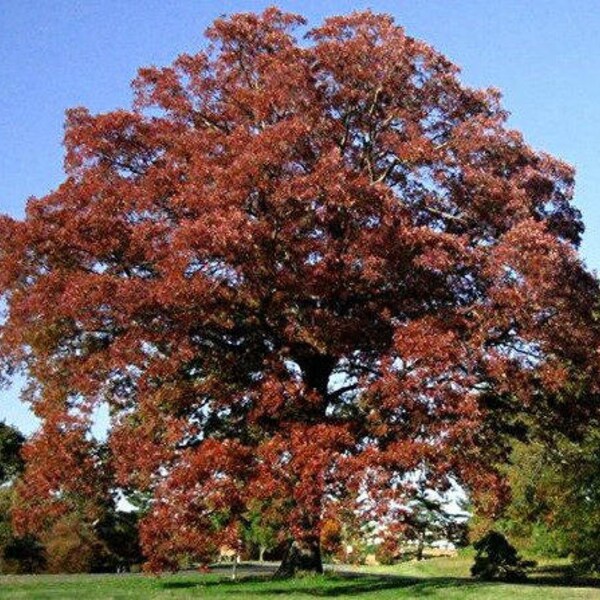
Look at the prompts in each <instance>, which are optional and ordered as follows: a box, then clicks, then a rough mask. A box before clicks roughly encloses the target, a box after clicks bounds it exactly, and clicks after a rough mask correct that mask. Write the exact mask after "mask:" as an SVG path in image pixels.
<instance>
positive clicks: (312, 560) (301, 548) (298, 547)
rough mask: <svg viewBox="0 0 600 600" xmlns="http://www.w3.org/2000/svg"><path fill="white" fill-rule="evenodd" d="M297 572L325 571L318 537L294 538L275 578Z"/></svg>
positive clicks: (292, 575)
mask: <svg viewBox="0 0 600 600" xmlns="http://www.w3.org/2000/svg"><path fill="white" fill-rule="evenodd" d="M297 573H319V574H320V573H323V562H322V561H321V547H320V544H319V540H318V538H311V539H308V540H294V541H293V542H292V543H291V544H290V545H289V547H288V549H287V551H286V553H285V556H284V557H283V560H282V561H281V564H280V565H279V568H278V569H277V571H276V572H275V575H274V577H275V578H281V579H283V578H288V577H294V575H296V574H297Z"/></svg>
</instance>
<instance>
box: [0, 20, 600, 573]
mask: <svg viewBox="0 0 600 600" xmlns="http://www.w3.org/2000/svg"><path fill="white" fill-rule="evenodd" d="M304 25H305V22H304V20H303V19H302V18H301V17H299V16H297V15H292V14H287V13H283V12H281V11H279V10H278V9H275V8H270V9H267V10H266V11H265V12H264V13H262V14H260V15H257V14H238V15H233V16H231V17H228V18H221V19H218V20H217V21H215V23H214V24H213V25H212V26H211V27H210V28H209V29H208V31H207V38H208V45H207V47H206V48H205V49H202V50H200V51H199V52H198V53H197V54H194V55H188V54H184V55H181V56H180V57H179V58H178V59H177V60H176V61H175V62H174V63H173V64H172V65H171V66H168V67H164V68H158V67H150V68H143V69H141V70H140V71H139V75H138V77H137V79H136V80H135V82H134V86H133V87H134V91H135V99H134V102H133V106H132V108H131V109H123V110H116V111H113V112H110V113H106V114H99V115H92V114H90V113H89V112H88V110H86V109H85V108H76V109H72V110H70V111H69V112H68V114H67V121H66V132H65V147H66V156H65V169H66V178H65V180H64V182H63V183H62V184H61V185H60V186H59V187H58V188H57V189H56V190H55V191H53V192H51V193H49V194H48V195H47V196H45V197H43V198H33V199H30V200H29V201H28V204H27V211H26V216H25V218H24V219H23V220H17V219H12V218H9V217H2V218H1V219H0V295H1V298H2V301H3V302H4V303H5V306H6V310H5V318H4V321H3V322H2V326H1V330H0V360H2V361H3V362H4V364H5V365H6V368H7V369H14V368H21V369H23V370H24V371H25V372H26V374H27V375H28V377H29V380H30V387H29V389H28V398H29V402H30V403H31V406H32V408H33V410H34V412H35V413H36V415H37V416H38V417H39V418H40V419H41V420H42V426H41V429H40V431H39V432H38V433H37V434H36V436H34V438H33V439H32V441H31V442H30V444H29V446H28V450H27V452H28V458H29V460H30V464H31V465H32V466H31V467H30V469H29V471H28V474H26V476H25V478H26V481H27V478H28V477H29V478H30V479H32V480H34V481H35V490H36V494H37V496H36V497H38V498H39V497H44V494H45V497H47V498H49V499H50V500H51V501H50V502H48V503H44V502H34V505H35V511H33V512H32V510H31V508H30V509H29V512H28V515H30V516H31V518H30V519H29V521H28V522H29V524H30V526H32V527H33V526H34V521H35V519H34V518H33V515H38V514H42V513H44V511H45V510H48V506H51V507H53V508H52V510H55V511H56V510H57V508H56V507H57V503H60V502H61V501H63V500H65V501H67V500H68V499H69V498H72V497H73V494H75V493H83V494H84V495H88V496H92V497H93V496H94V494H97V493H99V492H98V491H97V487H98V483H97V482H96V481H95V479H94V478H95V475H94V473H95V465H96V462H97V461H95V458H94V452H93V443H92V442H91V441H90V437H89V427H90V421H91V415H92V414H93V410H94V408H95V407H96V406H97V405H98V404H100V403H106V404H108V406H109V407H110V414H111V431H110V435H109V442H110V447H111V453H112V459H111V460H112V464H113V466H114V469H115V471H116V476H117V483H118V484H119V485H123V486H130V487H132V488H136V489H141V490H150V491H152V493H153V495H154V500H153V502H152V504H151V508H150V510H149V511H148V514H147V515H146V516H145V518H144V520H143V522H142V541H143V545H144V551H145V553H146V554H147V556H149V558H150V566H151V567H153V568H161V567H164V566H168V565H170V564H173V556H176V555H177V554H178V553H187V554H192V555H197V556H199V558H202V556H201V555H202V553H203V552H204V553H206V555H208V554H209V553H210V552H211V549H214V548H217V547H218V546H219V545H220V544H223V543H228V544H230V545H232V546H234V545H235V544H236V543H237V542H236V541H237V540H239V538H240V535H241V529H240V519H241V518H242V516H243V515H244V514H246V513H247V507H248V506H250V505H251V504H252V503H261V504H270V505H272V506H275V507H277V510H279V511H281V514H282V515H283V516H284V517H285V519H284V521H285V522H284V525H285V535H286V536H287V538H288V539H289V540H290V541H292V540H293V541H294V542H293V545H292V547H291V548H290V553H289V556H290V557H295V558H294V559H293V560H295V561H296V563H295V564H300V563H302V564H304V565H305V566H307V568H319V562H320V561H319V556H318V543H319V542H318V541H319V533H320V527H321V523H322V522H323V519H324V518H325V517H326V516H327V515H328V514H329V513H330V512H334V513H335V512H336V511H339V510H341V509H342V508H344V509H348V510H352V511H355V512H358V513H361V514H363V515H365V518H379V519H381V518H384V519H388V520H389V519H395V518H401V516H402V511H404V510H405V507H406V506H407V503H408V502H409V501H410V498H411V496H412V495H413V494H414V493H415V486H414V485H412V484H411V481H414V477H411V475H412V474H414V473H415V472H418V473H419V477H420V478H423V477H425V478H426V480H427V485H428V486H429V487H430V488H432V489H445V488H447V486H448V485H450V482H452V481H456V482H459V483H460V484H462V485H463V486H465V487H466V488H467V489H468V490H469V491H470V493H471V494H472V496H473V497H474V498H476V499H477V498H479V499H480V501H481V502H482V503H484V504H485V505H486V506H487V508H488V510H490V511H493V510H494V507H495V506H496V505H497V502H498V501H499V500H501V498H502V496H503V493H504V491H503V489H504V488H503V485H502V478H501V476H500V475H499V473H498V472H497V471H496V470H495V469H494V465H495V464H497V463H498V461H499V460H500V459H501V458H502V456H504V453H505V452H506V451H507V449H508V444H506V443H504V441H503V438H504V436H507V435H509V434H516V433H518V432H519V431H520V429H522V423H521V421H520V415H522V414H524V413H528V414H529V415H530V416H531V415H537V416H539V417H540V418H542V417H543V419H545V420H546V422H547V423H554V424H559V425H560V423H561V422H562V419H563V418H564V417H565V415H569V417H568V418H569V419H570V420H571V421H572V422H573V423H574V424H576V423H577V422H578V420H579V421H581V420H584V419H586V418H589V416H590V414H592V411H594V410H595V404H594V403H593V402H591V401H590V402H586V401H584V400H581V401H579V402H577V403H574V402H570V401H569V398H571V396H570V395H568V394H562V391H563V390H564V389H565V388H566V386H567V383H568V382H569V380H570V377H571V373H572V372H573V369H577V373H578V377H582V378H585V379H586V385H588V386H589V388H590V389H592V390H595V389H596V388H595V385H596V384H595V382H593V379H594V376H595V373H596V372H597V367H598V365H597V361H598V358H597V355H596V352H595V348H597V331H596V329H597V328H596V325H595V321H594V310H595V307H596V304H597V297H598V296H597V291H598V290H597V285H596V281H595V280H594V278H593V277H592V276H591V275H590V274H589V273H588V272H586V270H585V268H584V266H583V265H582V263H581V261H580V259H579V257H578V255H577V245H578V243H579V241H580V236H581V233H582V231H583V226H582V222H581V216H580V214H579V212H578V210H577V209H576V208H574V207H573V206H572V204H571V200H572V196H573V177H574V174H573V169H572V168H571V167H570V166H568V165H567V164H565V163H563V162H562V161H560V160H558V159H556V158H554V157H552V156H550V155H548V154H545V153H543V152H538V151H536V150H534V149H532V148H531V147H530V146H528V145H527V143H526V142H525V141H524V140H523V137H522V136H521V134H520V133H518V132H517V131H514V130H511V129H509V128H508V127H507V125H506V117H507V113H506V111H505V110H504V109H503V108H502V106H501V104H500V94H499V92H498V91H496V90H493V89H489V90H477V89H472V88H469V87H467V86H465V85H463V84H462V83H461V81H460V79H459V74H458V69H457V67H456V66H455V65H453V64H452V63H451V62H450V61H449V60H447V59H446V58H445V57H444V56H442V55H441V54H439V53H438V52H436V51H435V50H434V49H433V48H432V47H431V46H429V45H427V44H426V43H424V42H421V41H418V40H416V39H414V38H411V37H410V36H408V35H406V33H405V32H404V30H403V29H402V28H401V27H399V26H397V25H396V24H395V23H394V21H393V20H392V18H391V17H389V16H385V15H378V14H373V13H371V12H357V13H353V14H350V15H348V16H339V17H332V18H328V19H326V20H325V21H324V23H323V24H322V25H320V26H318V27H316V28H314V29H311V30H310V31H308V33H306V34H305V35H304V36H303V37H302V38H300V37H299V36H300V34H301V32H302V31H304V29H303V28H304ZM540 388H544V389H545V390H547V391H548V390H549V393H548V392H547V393H545V394H539V390H540ZM557 398H559V399H560V401H559V400H556V399H557ZM549 399H551V400H549ZM552 399H553V400H552ZM77 457H78V458H77ZM36 511H37V512H36ZM299 556H300V557H304V559H305V560H304V559H302V560H304V562H302V560H300V559H299V558H298V557H299ZM291 560H292V559H290V561H291ZM311 565H312V566H311ZM288 566H289V565H288ZM290 568H291V570H293V569H294V568H295V567H294V566H293V565H292V566H291V567H290Z"/></svg>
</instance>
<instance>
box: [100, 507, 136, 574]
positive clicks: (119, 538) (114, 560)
mask: <svg viewBox="0 0 600 600" xmlns="http://www.w3.org/2000/svg"><path fill="white" fill-rule="evenodd" d="M95 531H96V534H97V535H98V538H99V539H100V540H101V541H102V542H103V546H104V549H105V552H104V553H101V554H100V555H99V556H97V557H96V560H95V564H94V570H96V571H112V572H114V571H117V570H125V571H129V570H131V568H132V567H133V566H134V565H141V564H142V563H143V562H144V555H143V554H142V550H141V547H140V536H139V514H138V513H137V512H136V511H123V510H114V509H113V510H108V511H107V513H106V515H105V516H104V517H103V518H102V519H101V520H100V521H99V522H98V523H97V524H96V526H95Z"/></svg>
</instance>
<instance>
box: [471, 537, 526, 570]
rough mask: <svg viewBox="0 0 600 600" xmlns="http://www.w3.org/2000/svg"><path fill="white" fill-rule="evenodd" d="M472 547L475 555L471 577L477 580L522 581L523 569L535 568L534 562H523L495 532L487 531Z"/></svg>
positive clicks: (507, 542) (505, 540) (512, 548)
mask: <svg viewBox="0 0 600 600" xmlns="http://www.w3.org/2000/svg"><path fill="white" fill-rule="evenodd" d="M473 547H474V548H475V551H476V554H475V564H474V565H473V566H472V567H471V575H472V576H473V577H477V578H478V579H484V580H486V581H489V580H492V579H502V580H504V581H522V580H524V579H525V578H526V574H525V569H527V568H529V567H534V566H535V562H533V561H525V560H523V559H522V558H521V557H520V556H519V555H518V554H517V550H516V549H515V547H514V546H512V545H511V544H510V542H509V541H508V540H507V539H506V538H505V537H504V536H503V535H502V534H501V533H498V532H497V531H489V532H488V533H486V534H485V535H484V536H483V537H482V538H481V539H480V540H478V541H477V542H475V543H474V544H473Z"/></svg>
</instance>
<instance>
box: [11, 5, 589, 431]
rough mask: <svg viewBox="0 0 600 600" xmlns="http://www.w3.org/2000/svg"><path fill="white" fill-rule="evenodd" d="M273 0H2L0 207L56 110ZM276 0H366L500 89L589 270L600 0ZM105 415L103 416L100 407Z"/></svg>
mask: <svg viewBox="0 0 600 600" xmlns="http://www.w3.org/2000/svg"><path fill="white" fill-rule="evenodd" d="M271 4H273V2H272V1H270V2H268V1H265V2H262V1H249V0H245V1H238V2H235V1H230V0H220V1H218V2H212V1H206V0H204V1H203V0H127V1H124V0H79V1H75V0H47V1H45V2H39V1H37V0H20V1H18V2H17V1H14V0H0V56H2V60H1V61H0V142H1V148H2V150H1V153H0V212H2V213H8V214H10V215H13V216H15V217H21V216H22V215H23V211H24V207H25V201H26V199H27V197H29V196H42V195H45V194H46V193H47V192H49V191H50V190H52V189H53V188H55V187H56V186H57V185H58V184H59V183H60V182H61V180H62V178H63V172H62V153H63V148H62V144H61V142H62V133H63V132H62V127H63V115H64V111H65V109H66V108H69V107H73V106H87V107H88V108H89V109H90V110H91V111H93V112H104V111H108V110H111V109H115V108H119V107H127V106H128V105H129V103H130V100H131V91H130V88H129V83H130V81H131V79H132V78H133V77H134V76H135V73H136V70H137V68H138V67H140V66H146V65H150V64H155V65H164V64H167V63H170V62H171V61H172V60H173V59H174V58H175V57H176V56H177V55H178V54H179V53H181V52H195V51H197V50H198V49H199V48H200V47H201V46H202V45H203V44H204V43H205V42H204V40H203V37H202V32H203V31H204V29H205V28H206V27H207V26H208V25H209V24H210V23H211V22H212V20H213V19H214V18H216V17H218V16H219V15H221V14H224V13H233V12H240V11H260V10H262V9H264V8H265V7H266V6H269V5H271ZM277 4H278V6H279V7H281V8H283V9H285V10H289V11H292V12H297V13H301V14H303V15H304V16H305V17H307V18H308V20H309V25H316V24H318V23H320V22H321V21H322V19H323V18H324V17H326V16H328V15H334V14H341V13H348V12H351V11H353V10H360V9H366V8H371V9H372V10H373V11H375V12H385V13H390V14H392V15H393V16H394V17H395V18H396V21H397V22H398V23H399V24H400V25H402V26H404V27H405V28H406V30H407V32H408V33H409V34H410V35H412V36H414V37H417V38H421V39H424V40H426V41H427V42H429V43H431V44H432V45H433V46H435V47H436V48H437V49H438V50H439V51H441V52H443V53H444V54H446V55H447V56H448V57H449V58H450V59H452V60H453V61H454V62H455V63H456V64H458V65H459V66H460V67H461V68H462V79H463V81H464V82H465V83H467V84H469V85H472V86H477V87H487V86H494V87H498V88H499V89H501V90H502V92H503V94H504V105H505V107H506V108H507V109H508V110H509V111H510V113H511V117H510V125H511V126H512V127H514V128H516V129H519V130H520V131H522V132H523V134H524V135H525V138H526V139H527V140H528V142H529V143H530V144H532V145H533V146H534V147H536V148H538V149H541V150H545V151H548V152H550V153H551V154H554V155H556V156H559V157H561V158H563V159H564V160H566V161H567V162H569V163H571V164H573V165H574V166H575V167H576V168H577V194H576V204H577V206H578V207H579V208H580V209H581V211H582V212H583V215H584V221H585V224H586V233H585V236H584V242H583V245H582V254H583V256H584V258H585V260H586V262H587V264H588V265H589V267H590V268H591V269H598V268H600V235H599V234H600V205H599V204H598V202H597V201H596V195H597V192H596V190H597V189H598V188H599V187H600V161H599V158H600V141H599V140H600V101H599V98H600V38H599V36H600V34H599V32H600V2H598V0H577V1H576V2H573V1H568V0H535V1H534V2H523V1H522V0H499V1H497V2H490V1H489V0H452V1H442V0H398V1H392V0H371V1H370V2H367V1H363V0H335V1H332V2H323V1H319V2H316V1H312V0H304V1H302V2H295V1H281V2H279V3H277ZM18 387H19V385H18V382H17V383H16V384H15V385H13V387H12V388H11V389H9V390H8V391H4V392H0V393H1V394H2V397H1V401H0V419H6V420H7V421H8V422H9V423H11V424H14V425H16V426H18V427H19V428H20V429H21V430H22V431H24V432H26V433H31V432H32V431H33V430H34V428H35V420H34V418H33V417H32V416H31V415H30V414H29V412H28V410H27V409H26V408H25V407H24V406H23V405H21V404H20V402H19V400H18ZM99 421H100V424H101V425H102V423H104V424H105V422H106V421H105V417H101V418H100V419H99Z"/></svg>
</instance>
